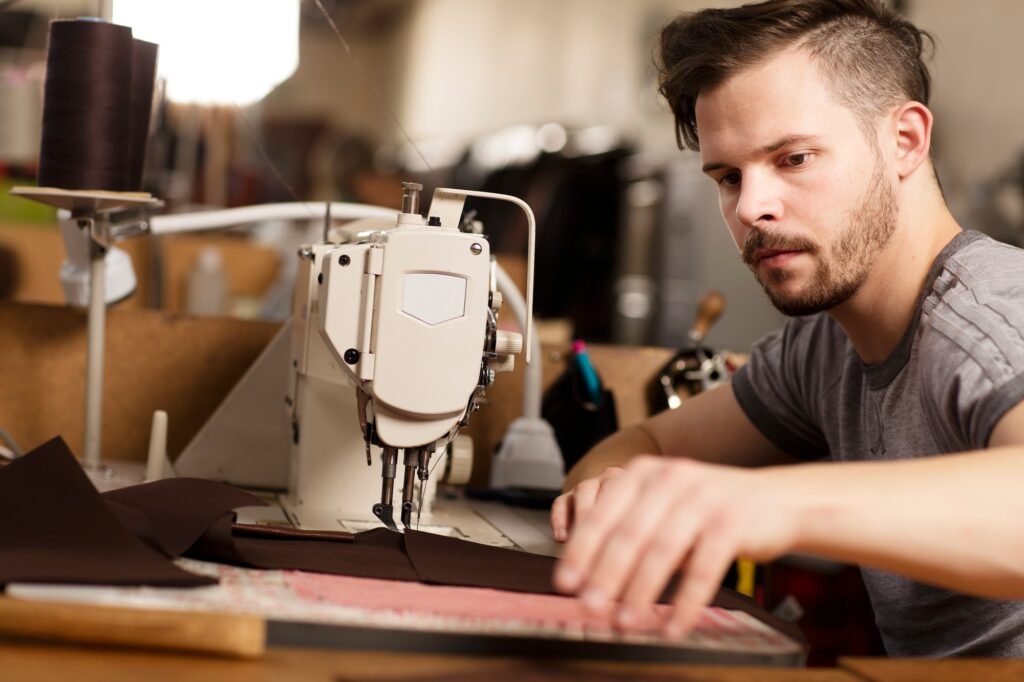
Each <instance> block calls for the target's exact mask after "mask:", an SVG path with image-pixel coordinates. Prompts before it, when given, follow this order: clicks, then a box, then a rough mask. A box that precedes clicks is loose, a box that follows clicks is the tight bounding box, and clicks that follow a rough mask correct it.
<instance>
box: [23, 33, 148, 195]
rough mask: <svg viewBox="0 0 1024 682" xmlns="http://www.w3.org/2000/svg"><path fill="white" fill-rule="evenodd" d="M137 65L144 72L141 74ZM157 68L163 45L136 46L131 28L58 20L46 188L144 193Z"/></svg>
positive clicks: (50, 68)
mask: <svg viewBox="0 0 1024 682" xmlns="http://www.w3.org/2000/svg"><path fill="white" fill-rule="evenodd" d="M136 43H139V45H138V46H136ZM136 60H137V61H138V63H139V72H138V73H137V74H136V75H135V77H133V72H134V69H133V63H134V62H136ZM155 67H156V46H155V45H152V44H151V43H143V42H142V41H134V40H133V38H132V31H131V29H130V28H128V27H127V26H118V25H116V24H109V23H106V22H102V21H93V20H88V19H75V20H59V21H54V22H51V24H50V39H49V45H48V48H47V57H46V86H45V94H44V97H43V135H42V144H41V147H40V151H39V177H38V182H39V184H40V185H41V186H43V187H59V188H62V189H85V190H109V191H131V190H135V189H138V188H139V186H140V184H141V174H142V166H143V164H144V161H145V142H146V137H147V133H148V128H149V110H150V106H151V102H152V93H153V84H152V81H153V78H154V74H155ZM147 81H148V83H149V85H148V87H146V85H145V84H146V82H147ZM147 91H148V92H147Z"/></svg>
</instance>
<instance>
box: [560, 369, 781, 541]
mask: <svg viewBox="0 0 1024 682" xmlns="http://www.w3.org/2000/svg"><path fill="white" fill-rule="evenodd" d="M637 455H670V456H674V457H686V458H688V459H693V460H697V461H701V462H711V463H716V464H729V465H734V466H745V467H756V466H768V465H771V464H789V463H793V462H795V461H796V460H795V459H793V458H792V457H790V456H789V455H786V454H785V453H784V452H782V451H781V450H780V449H779V448H777V447H776V446H775V445H774V444H773V443H772V442H771V441H770V440H768V439H767V438H766V437H765V436H764V435H763V434H762V433H761V432H760V431H759V430H758V429H757V427H755V426H754V425H753V424H752V423H751V422H750V420H749V419H748V418H747V416H746V414H745V413H744V412H743V409H742V408H741V407H740V405H739V403H738V402H737V401H736V396H735V395H734V394H733V391H732V386H730V385H728V384H726V385H722V386H719V387H717V388H714V389H712V390H710V391H707V392H705V393H700V394H698V395H696V396H694V397H693V398H690V399H689V400H686V401H685V402H684V403H683V404H682V406H681V407H679V408H678V409H675V410H669V411H666V412H662V413H661V414H658V415H655V416H654V417H651V418H649V419H647V420H646V421H644V422H642V423H640V424H637V425H635V426H630V427H627V428H625V429H622V430H621V431H618V432H617V433H614V434H612V435H611V436H609V437H608V438H605V439H604V440H602V441H601V442H600V443H598V444H597V445H595V446H594V447H593V449H591V450H590V452H588V453H587V454H586V455H584V456H583V458H582V459H581V460H580V461H579V462H577V463H576V466H574V467H573V468H572V470H571V471H570V472H569V474H568V475H567V476H566V479H565V485H564V486H563V490H565V491H566V492H565V494H564V495H562V496H561V497H559V498H558V499H557V500H556V501H555V504H554V506H553V507H552V509H551V526H552V530H553V532H554V535H555V539H556V540H559V541H564V540H565V539H566V537H568V532H569V529H570V528H571V527H572V525H573V524H574V523H575V521H576V520H578V519H580V518H582V517H583V516H585V515H586V513H587V512H589V510H590V508H591V507H592V505H593V501H594V499H595V498H596V497H597V494H598V492H599V491H600V489H601V486H602V485H603V483H604V481H605V480H607V479H608V478H611V477H612V476H614V475H616V474H617V473H618V472H619V471H621V467H623V466H625V464H626V463H627V462H629V461H630V460H631V459H632V458H633V457H635V456H637ZM581 484H582V485H581Z"/></svg>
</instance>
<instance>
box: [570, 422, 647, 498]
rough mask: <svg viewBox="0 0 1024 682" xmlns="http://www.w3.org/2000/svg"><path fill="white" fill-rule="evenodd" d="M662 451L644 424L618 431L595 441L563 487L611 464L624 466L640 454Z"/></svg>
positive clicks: (573, 483)
mask: <svg viewBox="0 0 1024 682" xmlns="http://www.w3.org/2000/svg"><path fill="white" fill-rule="evenodd" d="M640 454H647V455H657V454H661V453H660V452H659V450H658V443H657V442H656V441H655V440H654V439H653V438H652V437H651V436H650V434H649V433H647V431H646V430H645V429H644V428H642V427H640V426H630V427H627V428H625V429H622V430H621V431H617V432H615V433H613V434H612V435H610V436H608V437H607V438H605V439H604V440H602V441H601V442H600V443H598V444H597V445H595V446H594V447H593V448H592V449H591V450H590V451H589V452H587V454H586V455H585V456H584V457H583V458H582V459H581V460H580V461H578V462H576V465H575V466H573V468H572V469H571V470H570V471H569V473H568V474H567V475H566V477H565V484H564V485H563V487H562V489H563V490H566V491H568V490H572V489H573V488H574V487H576V485H577V484H578V483H579V482H580V481H584V480H586V479H588V478H593V477H595V476H598V475H600V473H601V472H602V471H604V470H605V469H607V468H608V467H613V466H623V465H624V464H625V463H626V462H628V461H629V460H630V459H632V458H633V457H635V456H636V455H640Z"/></svg>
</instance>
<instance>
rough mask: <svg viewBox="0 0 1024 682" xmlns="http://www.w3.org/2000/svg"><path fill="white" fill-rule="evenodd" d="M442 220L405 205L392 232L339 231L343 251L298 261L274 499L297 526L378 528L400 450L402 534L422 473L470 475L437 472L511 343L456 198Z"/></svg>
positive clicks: (432, 479) (422, 504) (427, 504)
mask: <svg viewBox="0 0 1024 682" xmlns="http://www.w3.org/2000/svg"><path fill="white" fill-rule="evenodd" d="M446 217H447V222H444V223H443V222H442V220H443V219H444V218H442V217H440V216H434V217H432V218H431V220H430V221H429V223H428V221H425V220H424V219H423V218H422V216H420V215H419V214H418V213H416V212H415V210H414V209H411V208H409V209H407V210H406V211H404V212H403V213H401V214H399V217H398V220H397V222H392V223H390V224H388V223H387V222H386V221H382V220H364V221H357V222H355V223H350V224H349V225H347V226H346V229H345V234H347V235H349V236H348V237H347V239H349V240H350V241H348V242H347V243H340V244H339V243H333V241H328V242H327V243H323V244H317V245H313V246H308V247H304V248H303V249H302V251H301V253H300V257H301V258H302V263H301V265H300V268H299V273H298V276H297V279H296V286H295V293H294V299H293V320H292V322H293V323H292V343H291V353H292V362H291V365H292V371H291V376H290V381H289V385H288V397H287V402H288V404H289V406H290V407H289V410H290V416H291V421H292V446H291V450H292V452H291V458H290V469H289V486H288V490H289V492H288V494H287V495H286V496H285V497H284V498H283V504H284V507H285V509H286V511H287V513H288V514H289V516H290V517H291V520H292V521H293V522H295V523H296V524H297V525H300V526H303V527H332V526H333V527H337V525H336V524H338V523H339V522H341V523H342V524H343V525H347V526H350V527H358V524H359V523H360V522H364V523H369V522H372V523H373V525H376V524H377V523H379V522H381V521H383V522H385V524H388V521H389V519H390V514H391V509H390V506H389V503H390V497H391V494H392V486H393V482H394V478H395V476H396V471H397V465H398V461H397V460H398V449H403V450H404V451H405V457H404V460H403V462H402V463H403V464H404V466H405V476H404V481H403V484H402V491H403V493H404V494H403V505H404V506H403V509H402V512H403V513H402V520H403V521H404V522H405V523H406V524H408V522H409V518H410V511H411V508H412V507H410V503H411V501H412V500H413V499H415V498H418V501H417V502H415V503H412V504H413V506H415V509H416V512H417V516H418V518H420V517H421V520H423V521H426V522H427V523H428V524H429V523H431V521H432V519H431V507H432V501H433V497H434V494H435V491H436V485H437V476H428V474H429V473H430V470H433V469H436V470H437V471H439V472H445V471H446V470H448V471H449V472H450V473H454V474H455V476H454V477H452V479H460V478H461V480H451V479H450V480H451V482H455V483H458V482H465V479H466V478H468V470H467V468H466V467H467V466H468V462H467V461H466V460H467V459H468V458H466V457H465V456H463V457H460V458H458V460H457V461H452V462H448V461H445V458H446V457H448V452H447V450H448V446H449V443H451V441H452V440H453V439H454V438H455V437H456V434H457V432H458V429H459V428H460V427H461V426H463V425H465V423H466V422H467V420H468V418H469V415H470V414H471V413H472V412H473V411H474V409H475V407H476V398H477V397H478V396H480V395H482V393H483V391H484V390H485V389H486V388H487V386H488V385H489V384H490V383H491V382H492V381H493V380H494V375H495V372H496V371H508V370H511V369H512V366H513V363H514V359H513V357H512V356H513V354H514V353H518V352H519V351H520V349H521V348H522V337H521V336H520V335H518V334H514V333H509V332H503V331H498V330H497V327H496V319H497V313H498V311H499V309H500V305H501V297H500V295H498V294H497V292H496V289H495V276H494V265H493V263H492V260H491V256H490V250H489V248H488V243H487V240H486V239H485V238H484V237H483V236H482V235H480V234H476V233H473V232H464V231H461V230H460V229H459V227H460V225H459V222H458V221H459V220H460V219H461V200H460V201H459V210H458V211H457V212H454V213H449V214H448V215H447V216H446ZM364 453H365V456H364ZM414 472H415V473H416V478H418V479H419V481H418V485H419V486H420V487H422V488H423V490H422V491H419V490H416V491H415V492H417V493H418V494H417V495H415V496H414V495H413V492H414V491H413V490H412V488H413V487H415V486H416V485H417V482H415V480H414V478H413V473H414ZM382 473H383V481H382Z"/></svg>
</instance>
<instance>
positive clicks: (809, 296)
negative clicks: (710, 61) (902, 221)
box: [696, 50, 897, 315]
mask: <svg viewBox="0 0 1024 682" xmlns="http://www.w3.org/2000/svg"><path fill="white" fill-rule="evenodd" d="M696 117H697V130H698V132H699V134H700V144H701V152H700V153H701V161H702V162H703V164H704V171H705V173H707V175H708V176H709V177H711V178H712V179H713V180H714V181H715V182H716V183H717V184H718V196H719V204H720V206H721V209H722V216H723V217H724V218H725V222H726V224H727V225H728V227H729V231H730V232H731V234H732V237H733V240H734V241H735V242H736V245H737V247H739V248H740V251H741V253H742V255H743V260H744V262H745V263H747V265H748V266H749V267H750V269H751V270H752V271H753V272H754V276H755V277H756V278H757V281H758V282H760V284H761V285H762V286H763V287H764V289H765V291H766V292H767V293H768V296H769V298H770V299H771V301H772V303H773V304H774V305H775V307H776V308H778V309H779V310H780V311H782V312H783V313H785V314H787V315H808V314H811V313H815V312H818V311H821V310H828V309H830V308H833V307H835V306H837V305H839V304H841V303H843V302H844V301H846V300H847V299H848V298H849V297H850V296H852V295H853V294H854V293H855V292H856V291H857V290H858V288H859V287H860V286H861V284H862V283H863V282H864V281H865V280H866V279H867V277H868V275H869V273H870V271H871V268H872V265H873V264H874V262H875V258H876V256H877V254H878V253H879V252H880V251H881V250H882V249H883V248H884V247H885V245H886V244H887V243H888V242H889V239H890V238H891V237H892V234H893V231H894V230H895V227H896V216H897V207H896V200H895V196H894V192H893V186H892V181H891V179H890V174H889V173H888V172H887V171H888V167H887V164H886V162H885V160H884V159H883V158H882V157H881V154H880V152H879V149H878V144H877V142H876V141H875V140H874V139H873V138H872V139H871V140H869V139H868V137H867V136H866V134H865V132H864V130H863V129H862V128H861V127H860V126H859V125H858V120H857V118H856V117H855V115H854V113H853V112H852V111H850V110H849V109H847V108H846V107H844V106H842V105H841V104H840V103H838V102H837V101H835V100H834V99H833V98H832V96H830V94H829V91H828V89H827V88H826V87H825V84H824V83H823V82H822V80H821V78H820V76H819V74H818V72H817V70H816V69H815V67H814V64H813V62H812V61H811V59H810V57H809V56H808V55H807V54H806V53H805V52H804V51H802V50H788V51H785V52H782V53H780V54H779V55H777V56H775V57H772V58H770V59H769V60H768V61H766V62H764V63H763V64H760V65H757V66H754V67H752V68H749V69H747V70H744V71H742V72H740V73H738V74H737V75H735V76H733V77H732V78H730V79H729V80H728V81H726V82H725V83H723V84H722V85H719V86H718V87H715V88H713V89H710V90H707V91H705V92H702V93H701V94H700V96H699V97H698V98H697V106H696ZM872 135H874V133H872Z"/></svg>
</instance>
